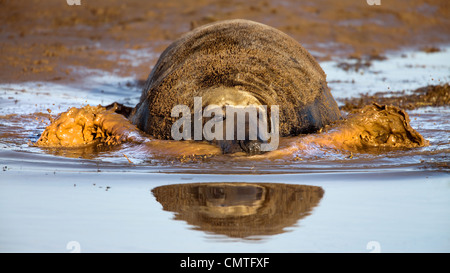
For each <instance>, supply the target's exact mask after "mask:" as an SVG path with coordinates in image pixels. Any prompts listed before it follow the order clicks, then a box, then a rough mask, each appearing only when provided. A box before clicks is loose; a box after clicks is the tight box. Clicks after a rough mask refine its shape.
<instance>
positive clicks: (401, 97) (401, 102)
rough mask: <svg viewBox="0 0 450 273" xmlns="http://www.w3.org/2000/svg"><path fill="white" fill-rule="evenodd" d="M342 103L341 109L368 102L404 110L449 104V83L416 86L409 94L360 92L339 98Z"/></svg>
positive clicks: (362, 105)
mask: <svg viewBox="0 0 450 273" xmlns="http://www.w3.org/2000/svg"><path fill="white" fill-rule="evenodd" d="M341 101H342V102H343V103H344V105H343V106H341V107H340V109H341V110H343V111H347V112H349V111H352V110H355V109H360V108H362V107H364V106H365V105H368V104H370V103H378V104H387V105H394V106H397V107H400V108H403V109H406V110H412V109H416V108H419V107H426V106H434V107H438V106H449V105H450V85H449V84H448V83H446V84H442V85H430V86H425V87H421V88H418V89H416V90H414V91H413V92H412V93H411V94H405V93H404V92H378V93H375V94H373V95H366V94H362V95H361V96H359V97H358V98H348V99H343V100H341Z"/></svg>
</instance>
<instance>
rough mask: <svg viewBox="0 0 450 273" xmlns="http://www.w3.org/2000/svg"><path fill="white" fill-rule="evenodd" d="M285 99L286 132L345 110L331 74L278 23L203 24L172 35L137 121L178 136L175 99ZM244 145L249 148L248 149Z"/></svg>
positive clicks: (311, 127)
mask: <svg viewBox="0 0 450 273" xmlns="http://www.w3.org/2000/svg"><path fill="white" fill-rule="evenodd" d="M194 97H202V98H204V99H203V104H204V106H205V105H210V104H218V105H226V104H233V105H234V104H240V105H248V104H259V105H266V106H267V107H268V108H269V107H270V106H271V105H278V106H279V107H280V119H279V122H280V128H279V132H280V136H292V135H298V134H300V133H313V132H316V131H317V130H319V129H320V128H322V127H323V126H325V125H327V124H330V123H332V122H334V121H336V120H338V119H340V117H341V115H340V112H339V109H338V106H337V104H336V102H335V101H334V99H333V97H332V95H331V93H330V90H329V89H328V87H327V83H326V75H325V73H324V72H323V70H322V69H321V67H320V66H319V64H318V63H317V62H316V61H315V59H314V58H313V57H312V56H311V55H310V54H309V53H308V52H307V51H306V50H305V49H304V48H303V47H302V46H301V45H300V44H299V43H298V42H296V41H295V40H294V39H292V38H291V37H289V36H288V35H286V34H284V33H282V32H281V31H278V30H276V29H274V28H272V27H269V26H266V25H263V24H259V23H255V22H252V21H247V20H230V21H223V22H218V23H214V24H210V25H205V26H202V27H200V28H197V29H195V30H193V31H191V32H189V33H187V34H185V35H184V36H182V37H181V38H180V39H178V40H177V41H175V42H174V43H172V44H171V45H170V46H169V47H168V48H167V49H166V50H165V51H164V52H163V53H162V55H161V57H160V58H159V60H158V63H157V64H156V66H155V67H154V68H153V70H152V72H151V74H150V76H149V77H148V79H147V82H146V84H145V87H144V89H143V92H142V96H141V99H140V102H139V104H138V105H137V106H136V108H135V109H134V111H133V113H132V114H131V117H130V119H131V121H132V122H133V123H134V124H136V125H137V127H138V128H139V129H141V130H143V131H145V132H147V133H148V134H150V135H152V136H154V137H156V138H160V139H171V127H172V124H173V123H174V121H175V120H176V118H173V117H171V110H172V108H173V107H174V106H176V105H187V106H189V107H190V109H193V108H194V107H193V98H194ZM244 150H245V149H244Z"/></svg>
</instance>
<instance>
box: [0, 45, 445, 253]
mask: <svg viewBox="0 0 450 273" xmlns="http://www.w3.org/2000/svg"><path fill="white" fill-rule="evenodd" d="M449 50H450V48H448V47H447V48H445V47H443V50H441V51H440V52H435V53H424V52H402V53H401V54H399V53H392V54H387V55H386V57H387V59H385V60H372V61H371V65H370V66H363V67H358V69H353V67H354V66H352V62H353V61H354V60H333V61H326V62H322V63H321V66H322V67H323V69H324V70H325V72H326V73H327V77H328V78H327V79H328V81H329V85H330V88H331V89H332V93H333V95H334V97H335V98H336V99H337V100H338V102H339V103H340V104H342V101H341V99H345V98H350V97H357V96H358V95H359V94H360V93H368V94H371V93H375V92H377V91H390V90H392V91H403V90H405V92H406V93H408V92H410V91H411V90H413V89H415V88H419V87H422V86H426V85H429V84H440V83H446V82H449V76H450V66H449V64H448V60H449V59H450V55H449V54H450V53H449V52H450V51H449ZM134 53H136V52H131V51H130V52H127V54H128V55H127V58H130V59H132V58H133V57H132V56H133V55H132V54H134ZM144 53H145V52H144ZM144 53H143V52H139V54H140V55H142V54H144ZM136 54H137V53H136ZM145 54H151V52H147V53H145ZM145 54H144V55H145ZM135 57H136V58H138V56H137V55H136V56H135ZM343 62H347V63H348V64H347V65H345V66H343V65H342V63H343ZM349 67H350V69H347V68H349ZM344 68H345V69H344ZM83 73H86V75H89V76H87V77H85V78H84V80H83V81H81V82H77V83H76V84H53V83H49V82H24V83H18V84H2V85H0V105H1V109H0V136H1V138H0V147H1V150H0V161H1V167H2V172H1V176H0V177H1V181H0V187H1V190H0V251H4V252H8V251H36V252H48V251H51V252H69V251H70V250H71V248H69V249H68V248H67V246H70V244H69V245H68V243H69V242H71V241H75V242H76V244H77V245H79V246H80V250H81V251H85V252H96V251H105V252H109V251H113V252H117V251H119V252H121V251H132V252H136V251H146V252H147V251H148V252H165V251H167V252H172V251H174V252H177V251H178V252H180V251H181V252H183V251H187V252H189V251H199V252H227V251H231V252H247V251H248V252H260V251H261V252H285V251H293V252H303V251H306V252H310V251H313V252H316V251H317V252H322V251H323V252H330V251H331V252H346V251H352V252H369V251H371V250H381V251H382V252H410V251H411V252H417V251H420V252H423V251H425V252H427V251H444V252H448V251H449V250H450V233H449V230H450V229H449V228H450V220H449V218H448V215H449V212H450V182H449V181H450V176H449V175H448V162H449V158H448V154H449V149H450V141H449V132H450V125H449V124H448V122H447V121H448V120H449V119H450V109H449V108H448V107H424V108H418V109H415V110H409V111H408V114H409V117H410V119H411V126H412V127H413V128H415V129H416V130H417V131H418V132H419V133H420V134H422V136H423V137H424V138H425V139H426V140H428V141H429V142H430V145H428V146H426V147H421V148H414V149H401V150H395V151H393V150H387V151H384V152H381V153H380V152H379V151H377V152H370V151H369V152H367V153H350V152H342V151H337V150H335V149H327V148H326V147H319V146H314V145H311V146H309V147H307V151H304V150H302V151H301V152H300V151H298V152H295V151H294V152H292V153H291V154H290V155H289V156H285V157H283V158H280V159H276V160H269V159H263V160H261V159H259V160H249V159H248V158H242V157H239V158H237V157H230V156H216V157H208V156H206V157H189V156H186V157H181V158H180V157H177V156H173V157H167V156H166V154H167V151H169V150H176V149H179V147H178V146H173V145H171V144H170V143H168V144H167V146H166V148H165V149H166V150H164V149H161V150H156V151H154V153H149V152H148V149H146V147H144V146H142V144H136V143H124V144H122V145H118V146H112V147H106V146H101V147H98V146H95V145H91V146H88V147H83V148H65V149H62V148H57V149H56V148H39V147H35V146H33V145H32V143H34V142H36V141H37V140H38V138H39V136H40V134H41V133H42V132H43V130H44V128H45V127H46V126H47V125H48V124H49V118H55V117H56V115H57V114H58V113H61V112H63V111H66V110H68V109H69V108H70V107H82V106H85V105H88V104H89V105H98V104H102V105H106V104H109V103H111V102H114V101H117V102H120V103H123V104H125V105H128V106H134V105H135V104H136V103H137V102H138V100H139V96H140V91H141V90H140V88H139V86H138V84H137V83H136V80H135V79H134V78H131V77H130V78H124V77H120V76H117V75H114V74H111V73H106V72H103V71H100V70H86V71H84V72H83ZM288 143H289V139H287V140H284V142H283V141H282V143H281V145H289V144H288ZM177 147H178V148H177ZM212 182H214V183H212ZM171 195H174V196H177V197H178V198H177V199H176V200H173V199H171V198H169V197H170V196H171ZM273 208H276V209H277V210H278V212H277V213H275V214H273V213H274V211H273V210H274V209H273ZM274 215H276V216H274ZM280 215H281V216H282V217H278V216H280ZM255 221H256V223H261V225H263V226H264V228H261V227H260V226H255V225H254V224H255ZM258 221H260V222H258ZM180 242H183V243H180ZM372 246H375V247H374V248H372Z"/></svg>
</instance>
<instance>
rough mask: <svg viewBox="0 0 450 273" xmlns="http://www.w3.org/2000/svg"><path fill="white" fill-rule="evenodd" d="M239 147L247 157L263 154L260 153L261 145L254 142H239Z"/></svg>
mask: <svg viewBox="0 0 450 273" xmlns="http://www.w3.org/2000/svg"><path fill="white" fill-rule="evenodd" d="M239 146H240V147H241V149H242V150H244V151H245V152H246V153H247V154H249V155H256V154H261V153H263V152H262V151H261V143H260V142H259V141H256V140H240V141H239Z"/></svg>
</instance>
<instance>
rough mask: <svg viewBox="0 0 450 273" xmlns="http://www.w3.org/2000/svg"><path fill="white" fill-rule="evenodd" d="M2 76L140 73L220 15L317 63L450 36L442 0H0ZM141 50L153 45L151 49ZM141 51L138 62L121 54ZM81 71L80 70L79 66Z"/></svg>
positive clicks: (421, 45)
mask: <svg viewBox="0 0 450 273" xmlns="http://www.w3.org/2000/svg"><path fill="white" fill-rule="evenodd" d="M1 6H2V9H1V11H0V18H2V19H0V20H1V21H2V24H1V25H2V27H1V32H0V35H1V51H2V55H3V56H5V57H4V58H1V60H0V64H1V65H0V67H1V69H2V70H1V73H0V82H21V81H36V80H39V81H54V82H68V83H72V84H76V83H77V80H78V79H80V77H83V71H82V70H83V68H89V69H94V70H95V69H99V70H103V71H109V72H115V73H118V74H120V75H131V76H133V77H136V78H137V79H140V80H145V79H146V78H147V75H148V73H149V70H150V68H151V67H152V66H153V65H154V64H155V63H156V60H157V58H158V56H159V54H160V53H161V52H162V51H163V50H164V49H165V48H166V47H167V46H168V45H169V44H170V43H171V42H172V41H174V40H175V39H176V38H178V37H179V36H180V35H181V34H183V33H186V32H187V31H189V30H191V29H192V28H193V27H197V26H200V25H203V24H206V23H210V22H214V21H219V20H226V19H236V18H241V19H249V20H254V21H257V22H261V23H264V24H268V25H270V26H273V27H275V28H277V29H279V30H281V31H283V32H285V33H287V34H288V35H290V36H291V37H293V38H294V39H296V40H297V41H299V42H300V43H301V44H302V45H303V46H304V47H305V48H306V49H307V50H308V51H310V52H311V53H312V54H313V55H314V56H315V57H316V58H317V59H318V60H319V61H321V60H326V59H330V58H335V57H357V58H365V56H372V59H373V58H374V57H375V58H376V56H382V55H383V54H384V53H385V52H386V51H388V50H398V49H402V48H405V47H406V48H412V49H424V50H427V51H430V50H429V49H428V48H437V49H438V48H439V47H440V45H441V44H445V43H448V42H449V41H450V23H449V22H448V19H447V18H448V17H449V15H450V8H449V6H448V3H447V2H446V1H445V0H441V1H421V0H414V1H406V0H404V1H395V2H389V3H383V4H382V5H380V6H375V5H374V6H370V5H368V4H367V3H366V1H357V2H355V1H351V0H345V1H338V2H336V1H326V0H323V1H311V2H306V3H303V4H298V3H297V2H295V1H283V2H282V3H279V2H276V1H219V2H215V1H208V0H206V1H195V2H192V1H151V2H145V1H139V0H127V1H121V0H97V1H86V2H83V3H82V5H80V6H69V5H67V3H66V1H64V0H49V1H45V2H42V1H38V0H33V1H28V0H17V1H3V2H2V3H1ZM147 50H150V51H151V53H149V52H148V51H147ZM127 52H141V53H142V54H143V56H142V57H143V58H145V59H144V60H135V59H129V58H127V56H126V55H127ZM80 70H81V71H80Z"/></svg>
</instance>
